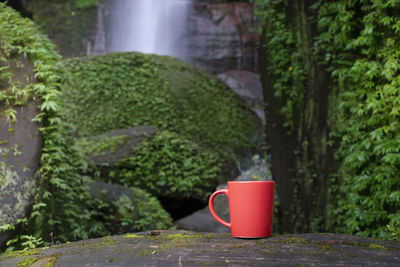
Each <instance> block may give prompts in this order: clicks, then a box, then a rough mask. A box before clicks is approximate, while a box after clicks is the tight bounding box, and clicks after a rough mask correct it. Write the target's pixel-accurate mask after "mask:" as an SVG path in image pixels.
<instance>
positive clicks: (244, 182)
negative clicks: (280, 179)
mask: <svg viewBox="0 0 400 267" xmlns="http://www.w3.org/2000/svg"><path fill="white" fill-rule="evenodd" d="M231 183H235V184H236V183H238V184H247V183H275V181H228V184H231Z"/></svg>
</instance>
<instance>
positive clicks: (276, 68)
mask: <svg viewBox="0 0 400 267" xmlns="http://www.w3.org/2000/svg"><path fill="white" fill-rule="evenodd" d="M252 2H253V3H254V4H255V5H256V7H257V8H256V14H257V16H258V17H259V18H260V20H261V21H266V20H268V21H269V22H270V23H269V26H268V27H269V28H268V31H267V33H266V34H267V36H266V38H265V39H266V40H268V41H267V43H264V44H263V49H267V50H268V51H269V53H270V54H271V55H273V56H272V57H271V58H270V59H269V62H268V69H269V71H270V72H271V74H272V77H273V79H274V82H273V87H274V92H275V93H274V94H275V95H274V96H275V97H276V99H277V100H278V101H279V103H280V106H281V109H280V110H279V111H280V113H281V114H282V116H283V118H284V119H285V120H284V121H283V122H282V123H283V125H284V127H285V128H286V129H287V131H288V132H289V133H290V132H292V131H294V130H295V125H294V124H295V123H296V119H297V118H298V114H297V111H298V110H299V107H303V101H304V99H303V98H304V96H303V90H304V84H303V83H304V81H305V79H306V73H305V70H304V68H305V66H303V65H302V63H303V62H302V59H301V55H300V53H299V52H298V50H297V49H296V46H299V45H301V44H298V43H296V42H295V41H296V40H294V38H293V34H292V28H290V25H289V21H288V17H287V16H288V14H287V13H286V8H287V4H286V3H285V2H286V1H284V0H273V1H268V0H253V1H252Z"/></svg>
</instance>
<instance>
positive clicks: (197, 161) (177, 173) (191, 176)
mask: <svg viewBox="0 0 400 267" xmlns="http://www.w3.org/2000/svg"><path fill="white" fill-rule="evenodd" d="M217 166H218V164H217V158H216V156H215V155H213V154H212V153H206V152H205V151H202V150H201V149H200V148H199V146H198V145H196V144H194V143H192V142H190V141H188V140H184V139H181V138H179V137H178V136H177V135H175V134H172V133H170V132H162V133H160V134H158V135H156V136H155V137H154V138H153V139H151V140H146V141H144V142H143V143H142V144H140V146H139V147H137V148H135V149H134V151H133V152H132V154H131V155H130V156H129V158H127V159H126V160H123V161H121V162H119V163H118V165H117V167H116V169H115V170H114V171H112V175H113V176H117V177H120V181H121V182H122V183H123V184H125V185H127V186H136V187H139V188H144V189H146V191H148V192H150V193H152V194H153V195H157V196H164V197H174V196H175V195H179V196H181V197H184V198H189V197H194V198H198V199H201V200H205V199H206V197H208V196H209V195H208V193H209V192H210V188H213V186H215V182H216V177H217V176H218V174H219V171H220V169H219V168H218V167H217Z"/></svg>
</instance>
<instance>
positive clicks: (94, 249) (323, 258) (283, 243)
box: [0, 231, 400, 267]
mask: <svg viewBox="0 0 400 267" xmlns="http://www.w3.org/2000/svg"><path fill="white" fill-rule="evenodd" d="M299 240H300V241H301V242H299ZM327 246H329V247H330V248H329V249H326V247H327ZM55 255H56V256H55ZM51 257H53V259H54V258H56V260H55V261H53V266H55V267H56V266H84V265H88V266H204V265H211V266H229V265H234V266H302V265H304V266H309V265H316V266H336V265H340V266H383V265H384V266H398V265H399V264H400V243H399V242H390V241H381V240H376V239H369V238H360V237H355V236H350V235H336V234H304V235H279V236H272V237H269V238H261V239H237V238H233V237H232V236H231V235H230V234H229V233H223V234H209V233H195V232H186V231H149V232H141V233H135V234H126V235H121V236H111V237H105V238H100V239H92V240H86V241H80V242H74V243H68V244H63V245H57V246H51V247H49V248H46V249H41V250H36V251H35V253H34V254H29V255H21V256H20V255H18V254H11V255H3V256H0V263H4V264H5V265H6V266H13V265H7V264H14V265H16V264H18V263H19V262H23V261H25V260H26V259H27V258H29V259H31V258H37V260H36V263H40V262H42V261H43V264H41V265H38V266H45V262H46V260H45V259H49V258H51Z"/></svg>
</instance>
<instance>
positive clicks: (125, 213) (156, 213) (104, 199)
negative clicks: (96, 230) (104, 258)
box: [87, 181, 172, 234]
mask: <svg viewBox="0 0 400 267" xmlns="http://www.w3.org/2000/svg"><path fill="white" fill-rule="evenodd" d="M87 186H88V189H89V192H90V194H91V195H92V196H93V197H94V198H96V199H97V200H100V204H99V206H98V207H97V208H99V209H100V210H101V211H102V213H101V214H102V216H103V218H102V220H101V221H102V224H103V226H104V227H105V228H106V229H107V231H108V232H109V233H113V234H121V233H126V232H134V231H144V230H150V229H166V228H168V227H170V226H171V224H172V220H171V217H170V216H169V214H168V213H167V212H166V211H165V210H164V209H163V208H162V206H161V205H160V203H159V202H158V200H157V199H156V198H154V197H152V196H150V195H149V194H148V193H146V192H144V191H142V190H140V189H138V188H133V187H132V188H128V187H124V186H121V185H115V184H106V183H102V182H96V181H90V182H88V183H87Z"/></svg>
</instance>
